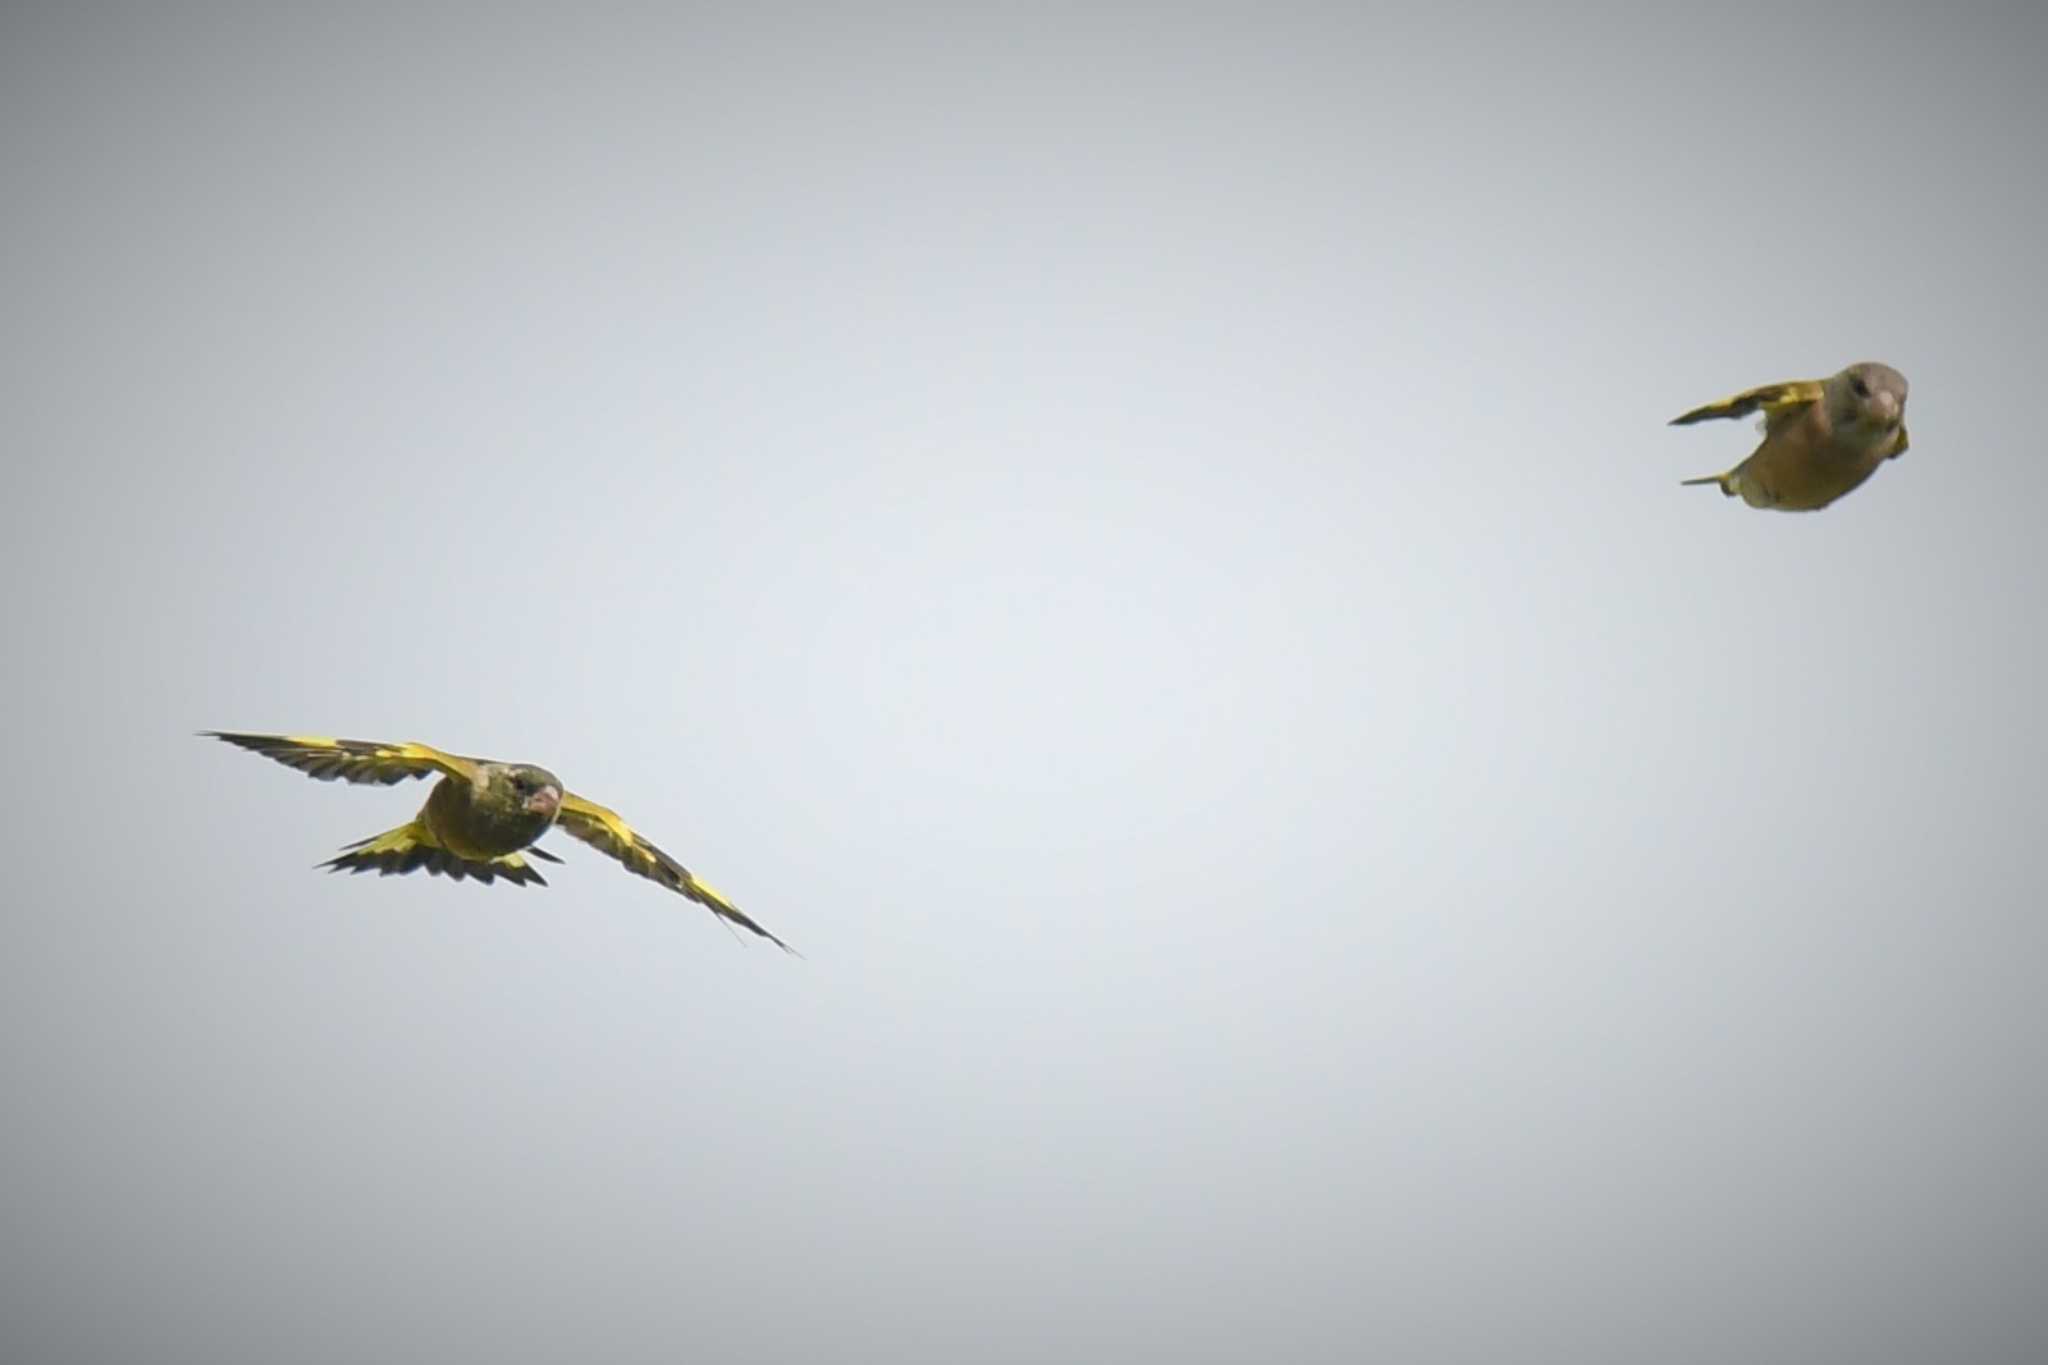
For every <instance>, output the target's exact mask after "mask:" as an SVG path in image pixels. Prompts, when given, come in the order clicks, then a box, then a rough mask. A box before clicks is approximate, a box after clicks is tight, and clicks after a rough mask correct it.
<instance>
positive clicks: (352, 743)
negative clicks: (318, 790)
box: [199, 730, 478, 787]
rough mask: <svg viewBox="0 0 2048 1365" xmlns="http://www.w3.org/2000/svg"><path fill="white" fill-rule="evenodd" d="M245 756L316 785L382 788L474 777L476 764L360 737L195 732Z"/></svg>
mask: <svg viewBox="0 0 2048 1365" xmlns="http://www.w3.org/2000/svg"><path fill="white" fill-rule="evenodd" d="M199 733H200V734H202V735H207V736H210V737H212V738H214V739H224V740H226V741H227V742H228V743H230V744H234V745H238V746H240V747H241V748H244V749H247V750H248V751H249V752H251V753H256V754H262V755H263V756H264V757H265V758H274V759H276V760H277V761H278V762H279V763H282V764H284V765H285V766H286V767H288V768H297V769H298V770H299V771H300V772H302V773H304V774H306V776H308V777H315V778H318V779H319V780H320V781H322V782H331V781H333V780H334V779H336V778H340V779H341V780H342V781H344V782H368V783H374V784H375V785H377V786H381V787H388V786H390V785H392V784H393V783H394V782H403V781H404V780H405V779H406V778H408V777H430V776H432V775H433V774H435V773H445V774H447V775H448V776H450V777H460V778H462V779H464V780H465V781H471V780H474V779H475V777H476V770H477V762H478V761H477V760H476V759H473V758H459V757H457V756H456V755H454V754H444V753H442V752H441V751H440V750H439V749H432V748H429V747H427V746H426V745H424V744H411V743H406V744H379V743H377V742H375V741H373V740H366V739H329V738H327V737H325V736H322V735H245V734H239V733H236V732H234V731H228V730H201V731H200V732H199Z"/></svg>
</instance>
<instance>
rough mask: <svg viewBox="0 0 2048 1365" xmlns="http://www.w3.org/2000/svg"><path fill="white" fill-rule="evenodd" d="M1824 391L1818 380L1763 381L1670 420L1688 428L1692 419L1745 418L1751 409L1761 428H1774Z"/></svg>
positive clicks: (1818, 397) (1809, 403)
mask: <svg viewBox="0 0 2048 1365" xmlns="http://www.w3.org/2000/svg"><path fill="white" fill-rule="evenodd" d="M1826 393H1827V384H1826V382H1825V381H1824V380H1819V379H1795V380H1792V381H1790V382H1789V383H1784V384H1765V385H1764V386H1762V387H1761V388H1755V389H1744V390H1743V391H1742V392H1741V393H1738V394H1736V395H1734V396H1733V397H1731V398H1723V399H1722V400H1721V401H1720V402H1718V403H1708V404H1707V405H1706V406H1705V407H1698V408H1694V409H1693V410H1692V411H1691V412H1688V413H1682V414H1680V415H1679V416H1677V417H1674V418H1672V419H1671V425H1672V426H1674V427H1689V426H1691V425H1692V424H1693V423H1694V422H1708V421H1712V420H1714V419H1716V418H1720V417H1747V416H1749V415H1750V414H1751V413H1752V412H1762V413H1763V414H1764V430H1765V431H1767V432H1770V431H1776V430H1777V429H1778V427H1779V425H1780V424H1782V423H1783V422H1785V421H1786V420H1787V419H1788V418H1793V417H1797V416H1798V415H1799V414H1800V413H1802V412H1804V411H1805V410H1806V409H1807V408H1808V407H1810V406H1812V405H1813V404H1815V403H1818V402H1819V401H1820V400H1821V398H1822V397H1823V396H1824V395H1825V394H1826Z"/></svg>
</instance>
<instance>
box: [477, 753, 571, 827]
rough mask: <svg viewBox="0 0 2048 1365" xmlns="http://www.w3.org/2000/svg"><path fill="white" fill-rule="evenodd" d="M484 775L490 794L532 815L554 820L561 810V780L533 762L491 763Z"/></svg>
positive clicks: (485, 769)
mask: <svg viewBox="0 0 2048 1365" xmlns="http://www.w3.org/2000/svg"><path fill="white" fill-rule="evenodd" d="M481 776H482V777H483V780H484V785H485V786H486V788H487V789H488V790H489V792H490V794H491V795H493V796H496V797H499V798H500V799H502V800H503V801H504V802H505V803H506V804H507V805H512V806H517V807H518V808H519V809H520V810H523V811H525V812H526V813H527V814H529V815H544V816H546V817H547V818H548V819H549V820H553V819H554V818H555V816H556V814H557V813H558V812H560V810H561V809H562V779H561V778H559V777H556V776H555V775H554V774H553V773H551V772H549V771H548V770H547V769H546V768H536V767H535V766H533V764H531V763H492V764H488V765H486V766H485V768H484V770H483V772H482V774H481Z"/></svg>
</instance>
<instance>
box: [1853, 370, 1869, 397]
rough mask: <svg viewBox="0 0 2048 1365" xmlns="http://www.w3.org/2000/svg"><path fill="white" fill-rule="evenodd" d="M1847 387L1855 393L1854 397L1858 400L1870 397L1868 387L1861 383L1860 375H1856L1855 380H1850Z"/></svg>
mask: <svg viewBox="0 0 2048 1365" xmlns="http://www.w3.org/2000/svg"><path fill="white" fill-rule="evenodd" d="M1849 387H1850V388H1852V389H1854V390H1855V391H1856V396H1857V397H1858V398H1868V397H1870V385H1868V384H1866V383H1864V382H1863V376H1861V375H1858V376H1857V377H1856V378H1854V379H1852V380H1850V381H1849Z"/></svg>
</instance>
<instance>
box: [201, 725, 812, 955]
mask: <svg viewBox="0 0 2048 1365" xmlns="http://www.w3.org/2000/svg"><path fill="white" fill-rule="evenodd" d="M200 734H202V735H205V736H210V737H211V738H214V739H221V740H226V741H227V742H228V743H229V744H234V745H237V746H239V747H241V748H244V749H247V750H249V751H250V752H251V753H258V754H262V755H263V756H264V757H266V758H274V759H276V760H277V761H278V762H279V763H282V764H284V765H285V766H287V767H291V768H297V769H298V770H299V771H300V772H302V773H305V774H306V775H307V776H308V777H313V778H317V779H319V780H320V781H322V782H331V781H333V780H335V779H336V778H339V779H341V780H342V781H344V782H359V783H369V784H372V785H376V786H383V787H388V786H391V785H393V784H394V783H398V782H403V781H404V780H405V779H407V778H409V777H430V776H433V775H434V774H436V773H438V774H440V777H441V780H440V781H439V782H436V783H435V784H434V789H433V790H432V791H430V792H428V793H427V800H426V804H424V805H422V806H421V807H420V812H419V814H418V815H415V816H414V817H413V818H412V819H411V820H409V821H407V822H406V823H405V824H402V825H400V826H399V827H398V828H396V829H392V830H386V831H385V832H384V833H382V834H375V835H372V836H370V837H369V838H367V839H358V840H357V841H356V842H355V843H353V844H349V845H347V846H346V847H345V849H344V851H343V852H342V854H341V855H340V856H339V857H336V858H331V859H329V860H328V861H327V862H325V863H323V864H322V866H324V867H326V868H327V869H328V870H329V871H340V870H341V869H343V868H346V869H347V870H348V871H350V872H368V871H371V870H373V869H374V870H375V871H376V872H378V873H380V874H382V875H384V876H387V877H388V876H390V875H392V874H393V873H405V872H414V871H417V870H419V869H420V868H425V869H426V870H427V872H428V873H429V874H439V875H443V876H447V877H451V878H453V879H454V880H456V881H461V880H462V879H463V878H464V877H475V878H476V879H477V880H478V881H480V882H485V883H489V882H492V881H495V880H496V879H497V878H499V877H503V878H504V879H505V880H506V881H508V882H511V883H513V884H514V885H515V886H524V885H525V884H527V883H528V882H532V883H535V884H536V885H540V886H546V885H547V882H546V881H545V880H543V879H542V877H541V875H540V872H539V870H538V869H536V868H535V867H534V865H533V862H532V859H534V858H539V859H541V860H542V861H544V862H550V863H559V862H561V861H562V860H561V859H560V858H557V857H556V856H555V855H554V854H552V853H549V852H548V851H547V850H545V849H542V848H539V847H537V846H536V845H535V844H534V840H536V839H538V838H540V837H541V835H543V834H545V833H547V832H548V830H549V829H551V828H554V827H557V826H559V827H560V828H562V829H564V830H566V831H568V832H569V833H570V834H572V835H574V836H575V837H577V838H578V839H581V840H582V841H583V842H584V843H586V844H589V845H591V846H592V847H594V848H596V849H597V850H598V851H599V852H601V853H603V854H605V855H606V856H607V857H611V858H616V859H617V860H618V861H619V862H620V863H621V864H623V865H624V867H625V868H626V870H627V871H628V872H633V873H637V874H638V875H640V876H642V877H646V878H648V879H649V880H650V881H655V882H659V883H661V885H663V886H665V887H667V888H668V889H669V890H671V891H675V892H678V893H680V894H681V895H684V896H687V897H689V898H690V899H691V900H693V901H695V902H697V904H699V905H701V906H703V907H704V908H706V909H707V910H709V911H711V913H712V914H714V915H717V916H718V917H719V918H720V919H723V920H727V921H730V922H731V923H733V924H737V925H739V926H740V927H741V928H742V929H747V930H750V931H752V932H753V933H756V934H759V935H760V936H761V937H762V938H765V939H767V940H768V941H769V942H771V943H773V944H775V945H776V946H777V947H779V948H781V949H783V950H784V951H785V952H795V951H796V950H795V949H793V948H791V947H790V946H789V945H788V944H787V943H784V942H783V941H782V940H781V939H779V938H777V937H776V936H775V935H773V934H771V933H769V932H768V931H767V930H766V929H763V928H762V927H761V926H760V925H758V924H756V923H755V922H754V921H753V920H752V919H751V918H749V917H748V916H747V915H746V914H744V913H742V912H741V910H740V908H739V907H738V906H736V905H734V904H733V903H732V902H731V901H729V900H727V899H726V898H725V897H724V896H721V895H719V894H718V892H716V891H714V890H712V889H711V887H709V886H708V885H706V884H705V883H703V882H701V881H699V880H698V879H697V878H696V877H694V876H692V875H691V874H690V872H689V870H688V869H687V868H685V867H684V866H683V865H682V864H681V863H678V862H677V861H676V860H675V859H673V858H671V857H669V856H668V854H666V853H663V852H662V851H661V850H660V849H658V848H656V847H655V846H654V845H653V844H651V843H649V842H648V841H647V839H646V838H645V837H644V836H642V835H641V834H640V833H639V832H638V831H637V830H635V829H634V828H633V827H632V826H631V825H629V824H627V823H626V822H625V821H624V820H622V819H620V818H619V816H618V813H617V812H615V811H612V810H608V809H606V808H605V807H603V806H600V805H598V804H597V803H596V802H595V801H588V800H585V799H584V798H583V797H580V796H578V795H577V794H576V793H574V792H572V791H570V790H569V789H568V788H566V787H564V786H563V785H562V780H561V779H560V778H558V777H556V776H555V775H554V774H553V773H551V772H549V771H548V770H547V769H545V768H537V767H535V766H534V765H532V764H531V763H497V762H493V761H491V760H489V759H481V758H463V757H460V756H458V755H456V754H448V753H443V752H441V751H440V750H439V749H435V748H430V747H428V746H427V745H425V744H412V743H406V744H378V743H374V742H372V741H368V740H360V739H329V738H325V737H322V736H314V735H250V734H240V733H236V732H233V731H224V730H202V731H200Z"/></svg>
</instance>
